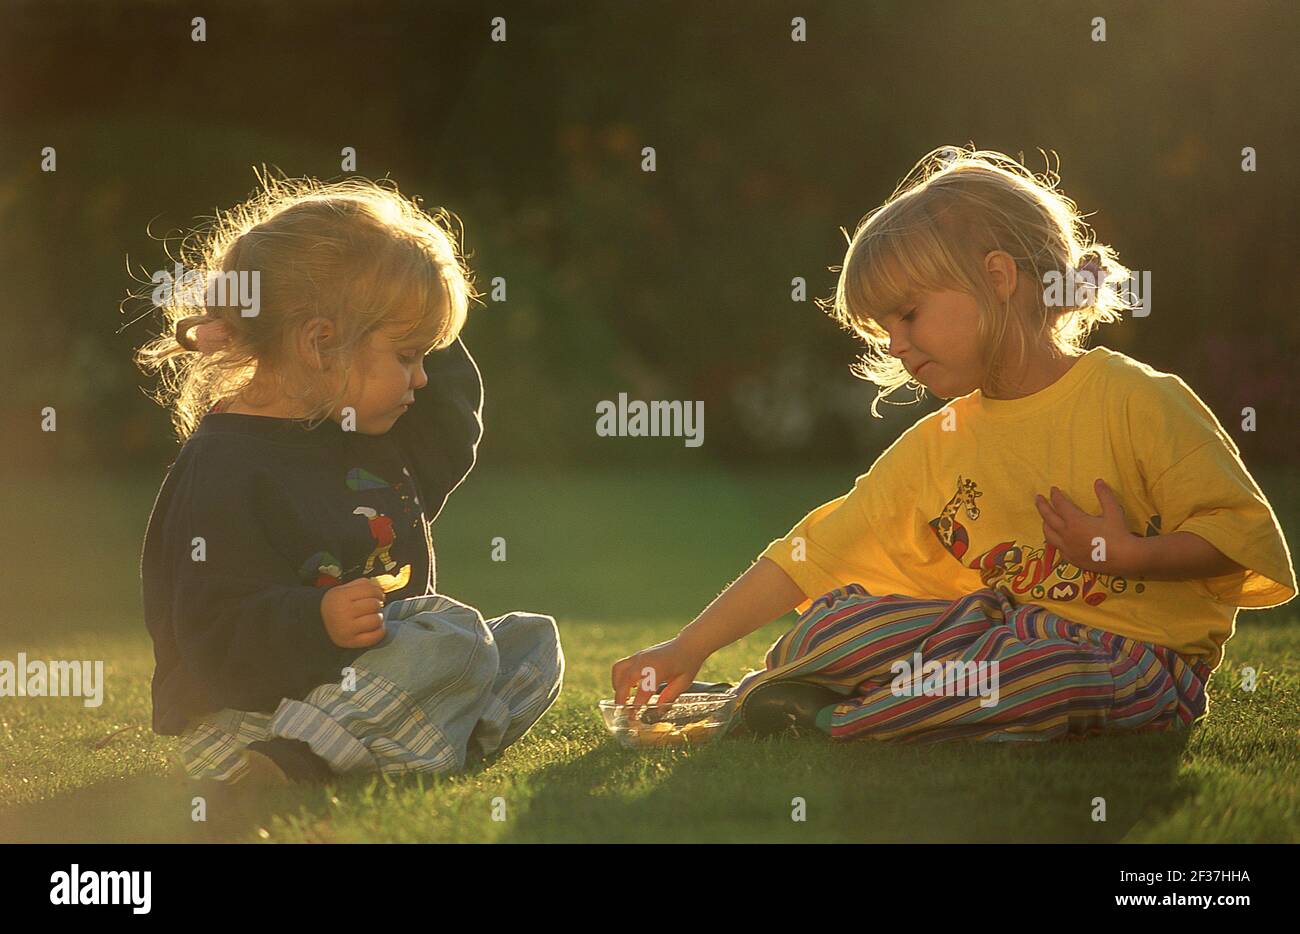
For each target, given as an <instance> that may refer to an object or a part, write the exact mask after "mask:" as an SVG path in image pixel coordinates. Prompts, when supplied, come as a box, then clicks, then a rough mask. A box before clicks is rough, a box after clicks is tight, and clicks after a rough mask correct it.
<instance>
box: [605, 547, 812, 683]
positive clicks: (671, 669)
mask: <svg viewBox="0 0 1300 934" xmlns="http://www.w3.org/2000/svg"><path fill="white" fill-rule="evenodd" d="M805 599H806V597H805V596H804V593H803V591H801V590H800V589H799V588H798V587H797V586H796V585H795V583H794V581H792V580H791V579H790V577H789V575H787V574H786V573H785V571H783V570H781V568H780V567H779V566H778V565H777V564H776V563H775V562H773V561H769V560H768V559H767V558H759V559H758V561H756V562H754V564H753V565H752V566H751V567H750V568H749V570H748V571H746V572H745V573H744V574H742V575H740V577H738V578H736V580H735V581H734V582H733V583H732V584H731V586H730V587H728V588H727V589H726V590H724V591H723V592H722V593H720V594H719V595H718V596H717V598H716V599H714V601H713V602H712V603H710V604H709V605H708V606H707V607H705V609H704V611H703V612H702V613H700V615H699V616H697V617H695V620H694V621H693V622H691V623H690V625H688V626H686V628H684V629H683V630H682V631H681V632H680V633H678V634H677V636H676V638H673V639H670V640H668V641H667V642H661V643H659V644H658V645H653V646H650V647H649V648H646V649H642V650H641V651H640V652H637V653H635V654H633V655H629V656H628V657H627V658H621V659H619V660H618V661H617V662H615V663H614V668H613V670H612V671H611V672H610V679H611V681H612V682H613V686H614V699H615V700H616V701H622V700H624V699H626V698H627V696H628V695H629V694H631V693H632V691H633V689H634V688H635V690H636V696H635V697H634V698H633V700H632V703H633V704H644V703H645V702H646V701H648V700H649V699H650V696H651V695H652V694H654V693H655V690H656V689H657V686H658V685H660V684H663V683H664V682H665V681H666V682H667V683H668V686H667V687H666V688H665V689H664V691H663V694H662V696H661V697H660V699H659V702H660V703H663V704H668V703H672V702H673V701H674V700H675V699H676V698H677V695H678V694H681V693H682V692H683V691H684V690H686V688H687V687H689V686H690V683H691V681H693V680H694V679H695V675H696V672H698V671H699V670H700V666H701V665H703V664H704V661H705V659H707V658H708V657H709V656H710V655H712V654H713V653H714V652H716V651H717V650H718V649H720V648H722V647H723V646H725V645H730V644H731V643H733V642H735V641H736V640H737V639H740V638H741V637H743V636H747V635H749V634H750V633H751V632H753V631H754V630H755V629H758V628H759V627H761V626H765V625H767V624H768V623H770V622H772V620H774V619H778V618H779V617H781V616H784V615H785V614H786V613H788V612H790V610H792V609H794V608H795V607H796V606H798V605H799V604H800V603H802V602H803V601H804V600H805ZM647 685H649V688H647Z"/></svg>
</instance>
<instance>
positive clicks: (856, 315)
mask: <svg viewBox="0 0 1300 934" xmlns="http://www.w3.org/2000/svg"><path fill="white" fill-rule="evenodd" d="M1044 155H1045V154H1044ZM1058 167H1059V161H1058ZM1059 181H1060V176H1059V175H1058V174H1057V173H1056V172H1053V171H1050V170H1049V171H1047V172H1045V173H1044V174H1043V175H1041V176H1036V175H1034V174H1033V173H1031V172H1030V171H1029V170H1028V169H1026V168H1025V167H1024V166H1023V165H1022V164H1021V163H1019V162H1017V161H1016V160H1014V159H1012V158H1011V157H1010V156H1007V155H1005V154H1003V153H999V152H992V151H988V150H976V149H975V148H974V146H973V145H972V146H971V147H970V148H961V147H956V146H943V147H940V148H938V149H935V150H933V151H931V152H930V153H928V154H927V155H926V156H924V157H923V158H922V159H921V160H920V161H919V162H918V163H917V164H916V165H915V166H914V167H913V169H912V170H911V171H910V172H909V173H908V174H907V176H906V177H905V178H904V179H903V181H902V182H900V183H899V185H898V187H897V188H896V189H895V190H894V193H893V194H892V195H890V196H889V198H888V199H887V200H886V201H885V203H884V204H883V205H881V206H880V207H879V208H877V209H876V210H874V211H872V212H871V213H870V214H869V215H867V217H866V218H865V219H863V221H862V222H861V223H860V224H859V225H858V227H857V230H856V231H855V232H854V233H853V235H852V236H851V237H849V235H848V232H847V231H845V237H846V238H847V239H848V240H849V247H848V251H847V252H846V253H845V257H844V264H843V266H841V267H837V268H839V270H840V277H839V283H838V284H837V286H836V290H835V297H834V299H833V300H829V301H823V302H820V303H819V304H820V305H821V307H822V308H823V309H824V310H825V311H826V312H828V313H829V314H830V315H831V316H832V317H834V318H835V320H837V321H838V322H839V323H840V324H842V325H843V326H844V327H846V328H847V329H848V330H850V331H852V332H854V333H855V334H857V335H858V336H859V337H861V338H862V339H863V340H864V341H865V342H866V344H867V349H866V351H865V352H864V353H863V355H862V357H861V358H860V359H859V361H858V363H857V364H856V365H855V366H854V372H855V373H856V374H857V375H858V376H861V377H862V378H864V379H868V380H870V381H871V382H873V383H875V384H876V386H877V387H879V392H878V393H877V394H876V398H875V400H874V401H873V402H872V405H871V411H872V414H873V415H878V414H879V411H878V408H879V403H880V401H881V400H882V399H885V398H886V397H887V396H889V395H890V394H891V393H893V392H894V390H896V389H898V388H899V387H900V386H904V385H908V384H909V383H910V384H911V385H913V386H918V384H916V383H915V382H914V381H913V380H912V377H911V376H910V374H908V372H907V370H906V369H905V368H904V366H903V363H902V361H901V360H898V359H897V358H895V357H892V356H890V354H889V335H888V334H887V333H886V331H885V329H884V328H883V327H881V325H880V324H879V321H878V319H879V318H883V317H884V316H885V315H887V314H889V313H891V312H894V311H896V310H898V309H899V307H900V306H902V305H904V304H906V303H907V302H908V301H909V300H910V299H912V298H913V297H914V296H915V295H916V294H917V293H918V292H927V291H938V290H943V289H952V290H956V291H961V292H966V293H967V294H970V295H972V296H974V297H975V299H976V301H977V302H978V303H979V307H980V319H979V336H980V344H981V354H982V356H983V359H984V361H985V365H986V368H987V371H988V385H986V386H984V387H983V388H984V390H985V391H987V392H996V391H997V390H999V389H1001V388H1002V387H1003V385H1004V383H1003V380H1004V377H1005V374H1006V373H1007V371H1008V370H1009V369H1011V368H1014V367H1015V366H1017V365H1018V362H1019V361H1021V360H1023V359H1024V357H1025V355H1026V353H1027V352H1028V350H1029V349H1030V348H1031V347H1033V346H1037V345H1040V344H1043V343H1046V344H1048V345H1049V346H1051V347H1053V348H1054V349H1055V350H1056V351H1057V352H1061V353H1065V352H1078V351H1080V350H1082V349H1083V345H1084V342H1085V341H1086V339H1087V337H1088V335H1089V334H1090V333H1091V331H1092V329H1093V328H1094V327H1096V326H1097V325H1098V324H1101V323H1105V322H1111V321H1118V320H1119V319H1120V314H1121V312H1122V311H1124V310H1126V309H1129V308H1131V307H1133V302H1132V300H1131V296H1130V295H1129V294H1128V293H1127V291H1126V290H1125V288H1124V286H1125V285H1126V284H1127V282H1128V279H1129V275H1130V273H1129V270H1128V269H1127V268H1126V267H1125V266H1124V265H1122V264H1121V263H1120V262H1119V259H1118V256H1117V255H1116V253H1115V252H1114V250H1112V249H1111V248H1110V247H1109V246H1107V245H1105V244H1102V243H1098V242H1096V240H1095V239H1094V237H1093V235H1092V231H1091V230H1090V228H1089V227H1088V225H1087V223H1086V222H1085V220H1084V215H1083V214H1081V213H1080V212H1079V209H1078V207H1077V206H1076V205H1075V203H1074V202H1073V201H1072V200H1071V199H1070V198H1069V197H1067V196H1066V195H1065V194H1064V193H1063V192H1061V191H1060V190H1059V189H1058V188H1057V184H1058V183H1059ZM994 250H1002V251H1005V252H1006V253H1007V254H1009V255H1010V256H1011V257H1012V258H1013V259H1014V260H1015V262H1016V265H1017V267H1018V268H1019V271H1020V280H1021V281H1022V282H1023V285H1020V284H1018V286H1017V289H1016V296H1015V302H1014V304H1013V302H1012V300H1011V299H1010V298H1009V299H1008V300H1007V301H1005V302H1002V301H999V299H998V296H997V294H996V292H995V291H994V289H993V287H992V285H991V284H990V283H989V281H988V278H987V274H986V273H985V267H984V259H985V257H986V256H987V255H988V254H989V253H990V252H992V251H994ZM1081 271H1087V272H1088V273H1089V275H1090V277H1091V281H1092V282H1094V283H1095V284H1096V288H1095V289H1090V290H1085V289H1081V290H1080V293H1081V294H1085V293H1086V295H1087V298H1086V300H1085V302H1084V303H1083V304H1079V305H1076V306H1075V307H1070V308H1057V307H1049V306H1048V304H1047V302H1046V300H1045V299H1044V289H1045V288H1046V281H1047V276H1048V274H1049V273H1056V274H1058V275H1059V276H1061V277H1067V276H1070V275H1072V274H1073V275H1077V274H1078V273H1079V272H1081ZM1025 279H1028V281H1027V282H1024V281H1023V280H1025ZM1085 281H1086V280H1085ZM918 389H919V386H918Z"/></svg>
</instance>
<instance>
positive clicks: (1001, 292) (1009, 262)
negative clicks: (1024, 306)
mask: <svg viewBox="0 0 1300 934" xmlns="http://www.w3.org/2000/svg"><path fill="white" fill-rule="evenodd" d="M984 270H985V271H986V272H987V273H988V275H989V279H990V281H991V282H992V284H993V291H994V292H995V293H997V296H998V299H999V300H1000V301H1004V302H1005V301H1007V300H1008V299H1009V298H1011V296H1012V295H1015V294H1016V285H1017V283H1018V280H1019V273H1020V268H1019V267H1018V266H1016V261H1015V260H1014V259H1012V258H1011V254H1010V253H1007V252H1005V251H1004V250H993V251H992V252H990V253H989V254H987V255H986V256H985V257H984Z"/></svg>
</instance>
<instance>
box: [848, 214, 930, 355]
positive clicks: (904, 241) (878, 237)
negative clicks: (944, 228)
mask: <svg viewBox="0 0 1300 934" xmlns="http://www.w3.org/2000/svg"><path fill="white" fill-rule="evenodd" d="M940 252H941V251H940V249H939V246H938V242H937V238H936V237H935V236H934V232H933V231H930V230H915V229H914V230H912V231H910V232H907V233H904V232H902V231H899V230H898V229H896V228H895V229H891V230H882V231H875V232H867V233H865V234H864V236H863V237H862V239H861V240H860V241H859V243H858V246H857V249H856V250H854V254H853V258H852V260H850V263H849V276H848V279H847V285H846V295H845V298H846V300H847V302H848V307H849V310H850V312H851V314H852V317H853V319H854V320H855V321H856V322H857V323H858V324H859V325H860V327H861V328H862V329H863V330H864V331H866V332H868V333H870V334H872V335H874V336H877V337H881V338H886V337H888V334H887V333H886V332H885V330H884V328H882V327H881V326H880V324H879V322H880V321H881V320H882V319H883V318H886V317H888V316H889V315H891V314H895V313H897V312H899V311H901V310H902V309H903V308H904V307H906V306H907V305H908V304H910V303H911V302H913V301H915V300H916V298H917V296H918V294H919V293H920V292H924V291H931V290H937V289H941V288H944V287H945V285H944V283H946V282H950V281H951V279H952V275H951V273H950V272H949V271H948V270H947V269H945V268H944V266H943V265H942V261H941V259H940V258H939V254H940Z"/></svg>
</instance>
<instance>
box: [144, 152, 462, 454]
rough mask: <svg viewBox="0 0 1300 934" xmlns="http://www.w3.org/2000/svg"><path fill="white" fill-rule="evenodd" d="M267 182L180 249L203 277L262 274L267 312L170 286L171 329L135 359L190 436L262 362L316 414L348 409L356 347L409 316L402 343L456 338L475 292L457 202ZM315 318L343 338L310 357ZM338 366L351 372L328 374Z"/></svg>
mask: <svg viewBox="0 0 1300 934" xmlns="http://www.w3.org/2000/svg"><path fill="white" fill-rule="evenodd" d="M258 181H259V188H258V190H257V192H256V193H255V194H254V195H253V196H252V197H250V198H249V199H248V200H246V201H245V202H243V203H242V204H240V205H238V206H237V207H235V208H233V209H231V210H229V211H226V212H224V213H220V214H218V215H217V216H216V217H215V218H214V219H213V222H212V223H211V224H210V225H209V226H207V227H205V228H202V229H198V230H195V231H193V232H192V233H190V234H189V235H188V236H187V237H186V238H185V239H184V240H182V242H181V245H180V249H179V255H178V256H176V257H175V259H176V261H177V263H178V264H179V265H180V266H181V267H182V268H183V269H185V270H186V272H187V274H191V275H193V276H194V277H195V279H196V280H197V281H207V280H208V279H209V277H212V276H219V275H222V274H231V273H249V274H252V273H256V274H257V275H258V277H259V280H258V281H259V292H260V299H259V305H260V307H259V309H258V312H257V314H256V315H252V316H245V314H244V313H243V310H242V309H241V308H240V307H238V306H237V305H234V304H232V303H222V304H214V303H212V301H211V294H209V293H208V292H205V291H204V290H202V289H194V288H175V289H171V290H170V291H169V294H167V295H165V297H164V300H162V301H161V302H159V307H160V308H161V309H162V312H163V315H164V317H165V321H166V325H165V327H164V330H163V333H162V334H161V335H160V336H158V337H156V338H154V339H153V340H151V341H149V342H148V343H146V344H145V345H144V346H143V347H141V348H140V349H139V350H137V352H136V358H135V359H136V363H137V365H139V366H140V367H141V368H142V369H143V370H144V371H145V372H157V373H158V374H159V376H160V387H159V389H158V390H157V392H156V393H154V394H153V396H152V397H153V398H154V399H155V401H157V402H158V403H159V404H161V405H164V406H168V407H170V408H171V409H172V421H173V424H174V425H175V428H176V433H177V435H178V437H180V438H181V439H182V440H183V439H185V438H186V437H188V436H189V435H190V434H191V433H192V432H193V431H194V429H195V428H196V427H197V426H198V423H199V421H200V420H202V418H203V416H204V415H205V414H206V413H207V412H208V411H209V410H210V409H211V408H212V406H213V405H214V404H216V403H217V402H218V401H220V400H221V399H223V398H226V397H228V396H231V395H233V394H235V393H238V392H241V391H247V389H248V386H249V382H250V380H251V379H252V377H253V376H254V374H255V373H256V372H257V370H258V366H259V364H261V365H264V366H265V367H266V368H267V370H268V371H270V372H272V373H274V374H275V377H276V386H275V389H276V391H277V392H278V393H280V394H281V396H282V397H283V398H285V399H288V400H290V401H291V402H293V403H295V404H296V405H298V406H300V407H301V408H302V410H303V411H305V412H306V413H307V414H306V415H304V417H303V420H304V421H305V422H306V423H307V424H308V425H309V426H314V425H316V424H319V423H320V422H321V421H323V420H325V419H326V418H328V417H329V416H330V414H331V413H332V412H334V411H336V410H337V409H338V408H339V407H340V406H341V405H342V403H343V397H344V395H345V391H346V377H347V376H348V374H349V373H350V371H351V366H352V361H353V355H354V353H355V352H356V351H357V350H359V349H360V348H361V347H362V346H363V345H364V344H365V342H366V341H367V340H369V338H370V335H371V334H372V332H374V331H375V330H376V329H377V328H380V327H382V326H385V325H394V326H401V331H400V334H401V335H402V337H403V339H407V338H409V339H411V340H412V341H419V342H421V343H422V344H424V345H425V346H426V348H429V349H434V348H442V347H446V346H448V345H449V344H451V343H452V342H453V341H454V340H455V339H456V337H457V336H458V335H459V333H460V331H461V329H462V327H463V326H464V324H465V318H466V315H467V313H468V309H469V303H470V302H471V301H475V300H477V298H478V295H477V293H476V292H475V289H474V284H473V278H472V275H471V273H470V271H469V269H468V267H467V266H466V264H465V260H464V257H463V254H462V252H461V239H462V238H461V236H459V235H458V232H457V231H456V230H455V229H454V228H453V224H454V223H455V218H454V217H453V216H452V215H451V214H450V213H449V212H447V211H445V210H438V211H437V212H435V213H433V214H430V213H428V212H426V211H425V210H424V209H423V208H422V207H421V206H420V203H419V201H418V200H416V199H410V198H407V197H405V196H403V195H402V194H400V193H399V192H398V190H397V188H396V186H395V185H393V184H392V183H390V182H387V181H383V182H373V181H369V180H365V179H359V178H351V179H347V180H344V181H340V182H332V183H325V182H320V181H317V180H315V179H286V178H279V177H275V176H273V175H271V174H270V173H268V172H262V173H259V176H258ZM315 318H324V319H326V320H328V321H329V322H330V323H331V324H332V326H333V335H332V336H331V338H330V339H329V340H328V341H320V342H318V343H317V345H316V347H315V348H314V349H315V353H314V354H313V355H312V356H311V358H310V359H303V358H302V357H303V355H302V354H300V353H298V352H297V351H296V349H295V347H296V345H295V341H296V339H297V335H298V334H300V333H301V328H302V327H303V326H304V325H305V324H307V323H308V322H309V321H311V320H312V319H315ZM331 367H337V370H338V372H339V373H340V374H341V375H342V376H343V377H344V379H343V380H338V381H331V380H330V379H329V377H328V376H327V373H326V370H327V369H330V368H331ZM263 382H264V379H259V381H258V383H259V385H260V384H261V383H263ZM254 388H257V387H254Z"/></svg>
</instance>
